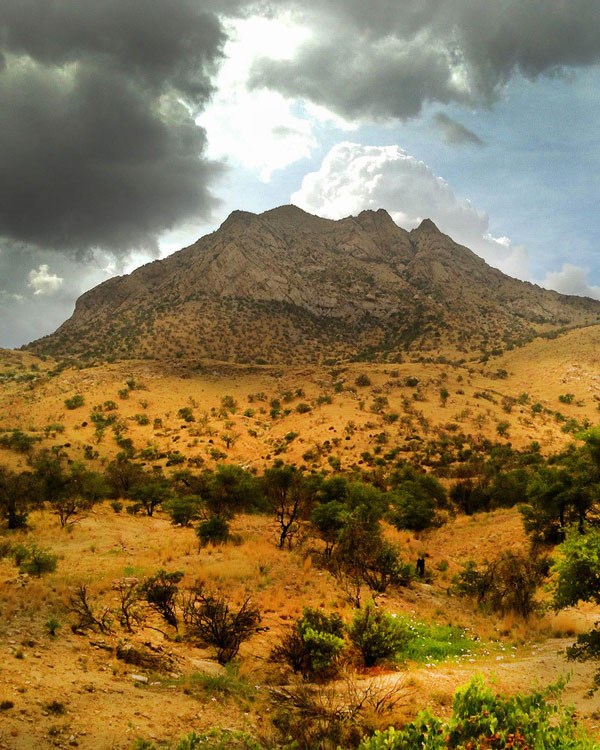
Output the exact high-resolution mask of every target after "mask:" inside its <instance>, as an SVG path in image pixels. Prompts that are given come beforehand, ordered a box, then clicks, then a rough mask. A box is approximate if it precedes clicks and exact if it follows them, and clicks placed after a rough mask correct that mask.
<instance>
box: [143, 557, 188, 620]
mask: <svg viewBox="0 0 600 750" xmlns="http://www.w3.org/2000/svg"><path fill="white" fill-rule="evenodd" d="M182 578H183V573H182V572H181V571H180V570H177V571H175V572H173V573H167V571H166V570H159V571H158V573H156V574H155V575H153V576H151V577H150V578H147V579H146V580H145V581H144V582H143V583H142V585H141V587H140V592H141V594H142V596H143V597H144V599H145V600H146V601H147V602H148V604H149V605H150V607H152V609H153V610H155V611H156V612H158V614H159V615H160V616H161V617H162V618H163V619H164V620H165V622H167V623H168V624H169V625H172V626H173V627H174V628H175V629H177V626H178V619H177V612H176V608H175V605H176V599H177V593H178V584H179V582H180V581H181V579H182Z"/></svg>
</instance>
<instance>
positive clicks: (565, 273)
mask: <svg viewBox="0 0 600 750" xmlns="http://www.w3.org/2000/svg"><path fill="white" fill-rule="evenodd" d="M588 274H589V270H588V269H587V268H581V266H574V265H572V264H571V263H564V264H563V267H562V268H561V270H560V271H549V272H548V273H547V274H546V277H545V279H544V280H543V281H542V282H541V284H542V286H544V287H546V289H554V290H556V291H557V292H560V293H561V294H577V295H579V296H580V297H593V298H594V299H600V286H594V285H592V284H590V282H589V278H588Z"/></svg>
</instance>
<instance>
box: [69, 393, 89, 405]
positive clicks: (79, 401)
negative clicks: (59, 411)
mask: <svg viewBox="0 0 600 750" xmlns="http://www.w3.org/2000/svg"><path fill="white" fill-rule="evenodd" d="M84 403H85V399H84V398H83V396H82V395H81V393H76V394H75V395H74V396H71V397H70V398H66V399H65V406H66V407H67V409H78V408H79V407H80V406H83V405H84Z"/></svg>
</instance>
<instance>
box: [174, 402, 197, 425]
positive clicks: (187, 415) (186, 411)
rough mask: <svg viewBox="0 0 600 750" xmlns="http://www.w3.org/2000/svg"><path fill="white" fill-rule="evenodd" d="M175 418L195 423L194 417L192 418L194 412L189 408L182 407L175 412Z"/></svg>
mask: <svg viewBox="0 0 600 750" xmlns="http://www.w3.org/2000/svg"><path fill="white" fill-rule="evenodd" d="M177 416H178V417H179V419H183V421H184V422H195V421H196V417H195V416H194V412H193V411H192V409H191V407H189V406H183V407H182V408H181V409H179V411H178V412H177Z"/></svg>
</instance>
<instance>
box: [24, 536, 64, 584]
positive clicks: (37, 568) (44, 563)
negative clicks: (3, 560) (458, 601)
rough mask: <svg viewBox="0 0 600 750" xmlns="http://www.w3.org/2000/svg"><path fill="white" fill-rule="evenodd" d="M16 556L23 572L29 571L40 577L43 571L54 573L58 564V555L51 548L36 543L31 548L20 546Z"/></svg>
mask: <svg viewBox="0 0 600 750" xmlns="http://www.w3.org/2000/svg"><path fill="white" fill-rule="evenodd" d="M14 556H15V563H16V565H17V566H18V568H19V570H20V571H21V573H28V574H29V575H31V576H37V577H38V578H39V577H40V576H41V575H42V574H43V573H53V572H54V571H55V570H56V566H57V564H58V556H57V555H53V554H52V552H50V550H47V549H43V548H42V547H38V546H37V545H35V544H34V545H32V546H31V547H29V548H26V547H18V548H17V549H16V550H15V553H14Z"/></svg>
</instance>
